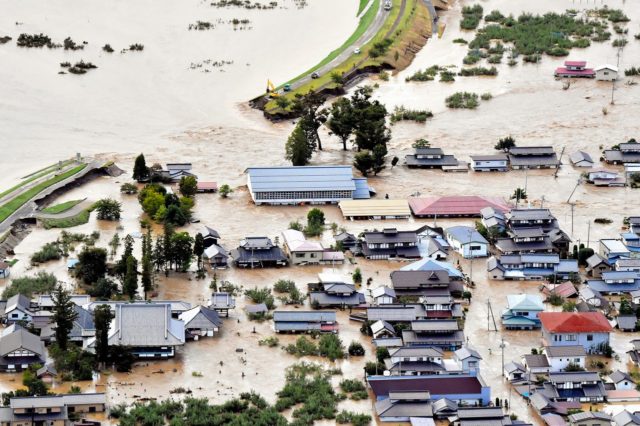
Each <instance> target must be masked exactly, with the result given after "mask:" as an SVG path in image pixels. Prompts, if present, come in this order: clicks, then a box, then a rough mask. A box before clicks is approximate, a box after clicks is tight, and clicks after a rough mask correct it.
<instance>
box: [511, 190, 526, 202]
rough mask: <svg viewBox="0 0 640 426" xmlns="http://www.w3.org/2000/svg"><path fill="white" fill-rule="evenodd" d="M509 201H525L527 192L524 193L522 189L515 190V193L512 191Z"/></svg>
mask: <svg viewBox="0 0 640 426" xmlns="http://www.w3.org/2000/svg"><path fill="white" fill-rule="evenodd" d="M511 199H512V200H516V203H517V202H518V201H520V200H526V199H527V191H525V190H524V189H523V188H516V189H515V191H513V195H511Z"/></svg>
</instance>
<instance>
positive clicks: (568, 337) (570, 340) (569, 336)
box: [565, 334, 589, 342]
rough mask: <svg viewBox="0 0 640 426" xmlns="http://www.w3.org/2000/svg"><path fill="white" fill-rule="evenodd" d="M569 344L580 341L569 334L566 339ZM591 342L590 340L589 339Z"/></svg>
mask: <svg viewBox="0 0 640 426" xmlns="http://www.w3.org/2000/svg"><path fill="white" fill-rule="evenodd" d="M565 340H566V341H567V342H575V341H576V340H578V338H577V337H576V335H575V334H567V338H566V339H565ZM587 340H589V339H587Z"/></svg>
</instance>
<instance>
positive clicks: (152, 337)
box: [87, 303, 185, 358]
mask: <svg viewBox="0 0 640 426" xmlns="http://www.w3.org/2000/svg"><path fill="white" fill-rule="evenodd" d="M184 343H185V329H184V322H182V321H180V320H177V319H174V318H172V316H171V305H169V304H161V303H120V304H117V305H115V318H114V319H113V321H112V322H111V327H110V329H109V339H108V345H109V346H124V347H127V348H129V350H130V351H131V353H132V354H133V355H134V356H135V357H138V358H170V357H173V356H174V355H175V353H176V349H177V348H178V347H180V346H183V345H184ZM87 349H88V350H90V351H91V350H95V339H93V340H92V341H90V342H89V343H88V345H87Z"/></svg>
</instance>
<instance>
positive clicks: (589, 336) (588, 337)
mask: <svg viewBox="0 0 640 426" xmlns="http://www.w3.org/2000/svg"><path fill="white" fill-rule="evenodd" d="M587 342H593V334H587Z"/></svg>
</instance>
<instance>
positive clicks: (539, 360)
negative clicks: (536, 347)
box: [523, 354, 549, 368]
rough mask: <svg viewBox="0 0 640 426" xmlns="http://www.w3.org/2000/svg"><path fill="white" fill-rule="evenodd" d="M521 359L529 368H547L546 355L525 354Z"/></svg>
mask: <svg viewBox="0 0 640 426" xmlns="http://www.w3.org/2000/svg"><path fill="white" fill-rule="evenodd" d="M523 358H524V361H525V363H526V364H527V366H528V367H529V368H546V367H549V360H547V357H546V355H534V354H527V355H525V356H524V357H523Z"/></svg>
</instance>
